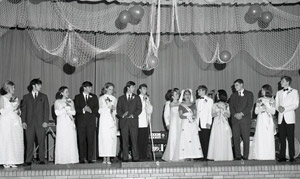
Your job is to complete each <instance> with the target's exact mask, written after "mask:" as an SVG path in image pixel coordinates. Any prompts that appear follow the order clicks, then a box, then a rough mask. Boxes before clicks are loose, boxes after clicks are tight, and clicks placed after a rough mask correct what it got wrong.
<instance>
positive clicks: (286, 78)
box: [281, 76, 292, 84]
mask: <svg viewBox="0 0 300 179" xmlns="http://www.w3.org/2000/svg"><path fill="white" fill-rule="evenodd" d="M281 79H285V81H287V82H289V84H291V83H292V78H291V77H290V76H283V77H281Z"/></svg>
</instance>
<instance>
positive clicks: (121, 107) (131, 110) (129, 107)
mask: <svg viewBox="0 0 300 179" xmlns="http://www.w3.org/2000/svg"><path fill="white" fill-rule="evenodd" d="M126 111H128V114H127V116H126V117H125V118H122V116H123V114H124V113H125V112H126ZM141 112H142V101H141V98H140V97H139V96H138V95H136V94H132V97H131V100H127V97H126V95H122V96H120V97H119V99H118V103H117V117H118V118H119V119H120V120H119V125H120V128H123V127H124V125H126V123H130V127H134V128H138V117H139V115H140V114H141ZM131 114H132V115H133V118H127V117H128V116H130V115H131Z"/></svg>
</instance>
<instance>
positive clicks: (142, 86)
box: [136, 83, 148, 95]
mask: <svg viewBox="0 0 300 179" xmlns="http://www.w3.org/2000/svg"><path fill="white" fill-rule="evenodd" d="M142 88H148V86H147V85H146V84H145V83H143V84H141V85H140V86H139V88H138V89H137V91H136V93H137V94H138V95H140V94H141V92H140V89H142Z"/></svg>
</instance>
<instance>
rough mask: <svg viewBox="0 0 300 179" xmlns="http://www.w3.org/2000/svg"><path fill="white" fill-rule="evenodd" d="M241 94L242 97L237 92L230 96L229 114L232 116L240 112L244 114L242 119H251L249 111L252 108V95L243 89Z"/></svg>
mask: <svg viewBox="0 0 300 179" xmlns="http://www.w3.org/2000/svg"><path fill="white" fill-rule="evenodd" d="M243 94H244V96H239V94H238V92H235V93H233V94H232V95H231V96H230V101H229V107H230V113H231V114H232V116H234V115H235V114H236V113H240V112H242V113H243V114H244V116H243V117H242V119H243V118H245V119H251V109H252V107H253V93H252V92H251V91H248V90H245V89H244V92H243ZM233 118H234V117H233ZM249 122H250V121H249Z"/></svg>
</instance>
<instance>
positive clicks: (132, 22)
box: [129, 17, 141, 25]
mask: <svg viewBox="0 0 300 179" xmlns="http://www.w3.org/2000/svg"><path fill="white" fill-rule="evenodd" d="M140 22H141V20H140V19H136V18H133V17H131V19H130V21H129V23H130V24H132V25H138V24H139V23H140Z"/></svg>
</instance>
